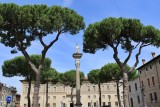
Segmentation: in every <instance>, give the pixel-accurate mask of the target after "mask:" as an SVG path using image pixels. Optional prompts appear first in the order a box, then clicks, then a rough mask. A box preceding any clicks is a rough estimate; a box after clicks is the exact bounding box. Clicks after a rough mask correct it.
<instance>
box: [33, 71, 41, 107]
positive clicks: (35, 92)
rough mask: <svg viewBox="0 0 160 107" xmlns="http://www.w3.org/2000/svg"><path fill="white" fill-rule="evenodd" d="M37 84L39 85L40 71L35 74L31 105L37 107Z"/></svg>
mask: <svg viewBox="0 0 160 107" xmlns="http://www.w3.org/2000/svg"><path fill="white" fill-rule="evenodd" d="M39 86H40V72H39V73H37V74H36V81H35V84H34V93H33V107H39V104H38V95H39Z"/></svg>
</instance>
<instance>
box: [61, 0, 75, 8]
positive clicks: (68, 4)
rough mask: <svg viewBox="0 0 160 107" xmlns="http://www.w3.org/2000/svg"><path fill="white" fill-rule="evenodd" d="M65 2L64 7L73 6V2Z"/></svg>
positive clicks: (64, 0)
mask: <svg viewBox="0 0 160 107" xmlns="http://www.w3.org/2000/svg"><path fill="white" fill-rule="evenodd" d="M63 2H64V4H63V6H65V7H69V6H71V5H72V3H73V0H63Z"/></svg>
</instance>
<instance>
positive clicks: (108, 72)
mask: <svg viewBox="0 0 160 107" xmlns="http://www.w3.org/2000/svg"><path fill="white" fill-rule="evenodd" d="M126 68H127V69H128V70H130V67H129V66H127V67H126ZM101 72H102V74H103V76H104V78H105V77H108V76H109V78H111V79H110V81H114V82H115V83H116V88H117V99H118V103H119V107H122V104H121V99H120V91H119V87H120V86H121V85H122V82H121V81H122V79H123V72H121V69H120V67H119V66H118V64H117V63H108V64H106V65H104V66H103V67H102V68H101ZM137 77H138V74H137V73H136V70H134V71H132V72H131V73H129V74H128V79H129V80H134V79H135V78H137Z"/></svg>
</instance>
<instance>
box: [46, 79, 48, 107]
mask: <svg viewBox="0 0 160 107" xmlns="http://www.w3.org/2000/svg"><path fill="white" fill-rule="evenodd" d="M46 107H48V81H47V82H46Z"/></svg>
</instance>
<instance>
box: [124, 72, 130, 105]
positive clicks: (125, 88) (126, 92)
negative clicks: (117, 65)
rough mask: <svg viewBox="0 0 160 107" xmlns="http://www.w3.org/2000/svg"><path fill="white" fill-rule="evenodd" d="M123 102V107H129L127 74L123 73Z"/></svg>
mask: <svg viewBox="0 0 160 107" xmlns="http://www.w3.org/2000/svg"><path fill="white" fill-rule="evenodd" d="M123 78H124V79H123V102H124V107H129V101H128V100H129V99H128V73H127V72H124V71H123Z"/></svg>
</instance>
